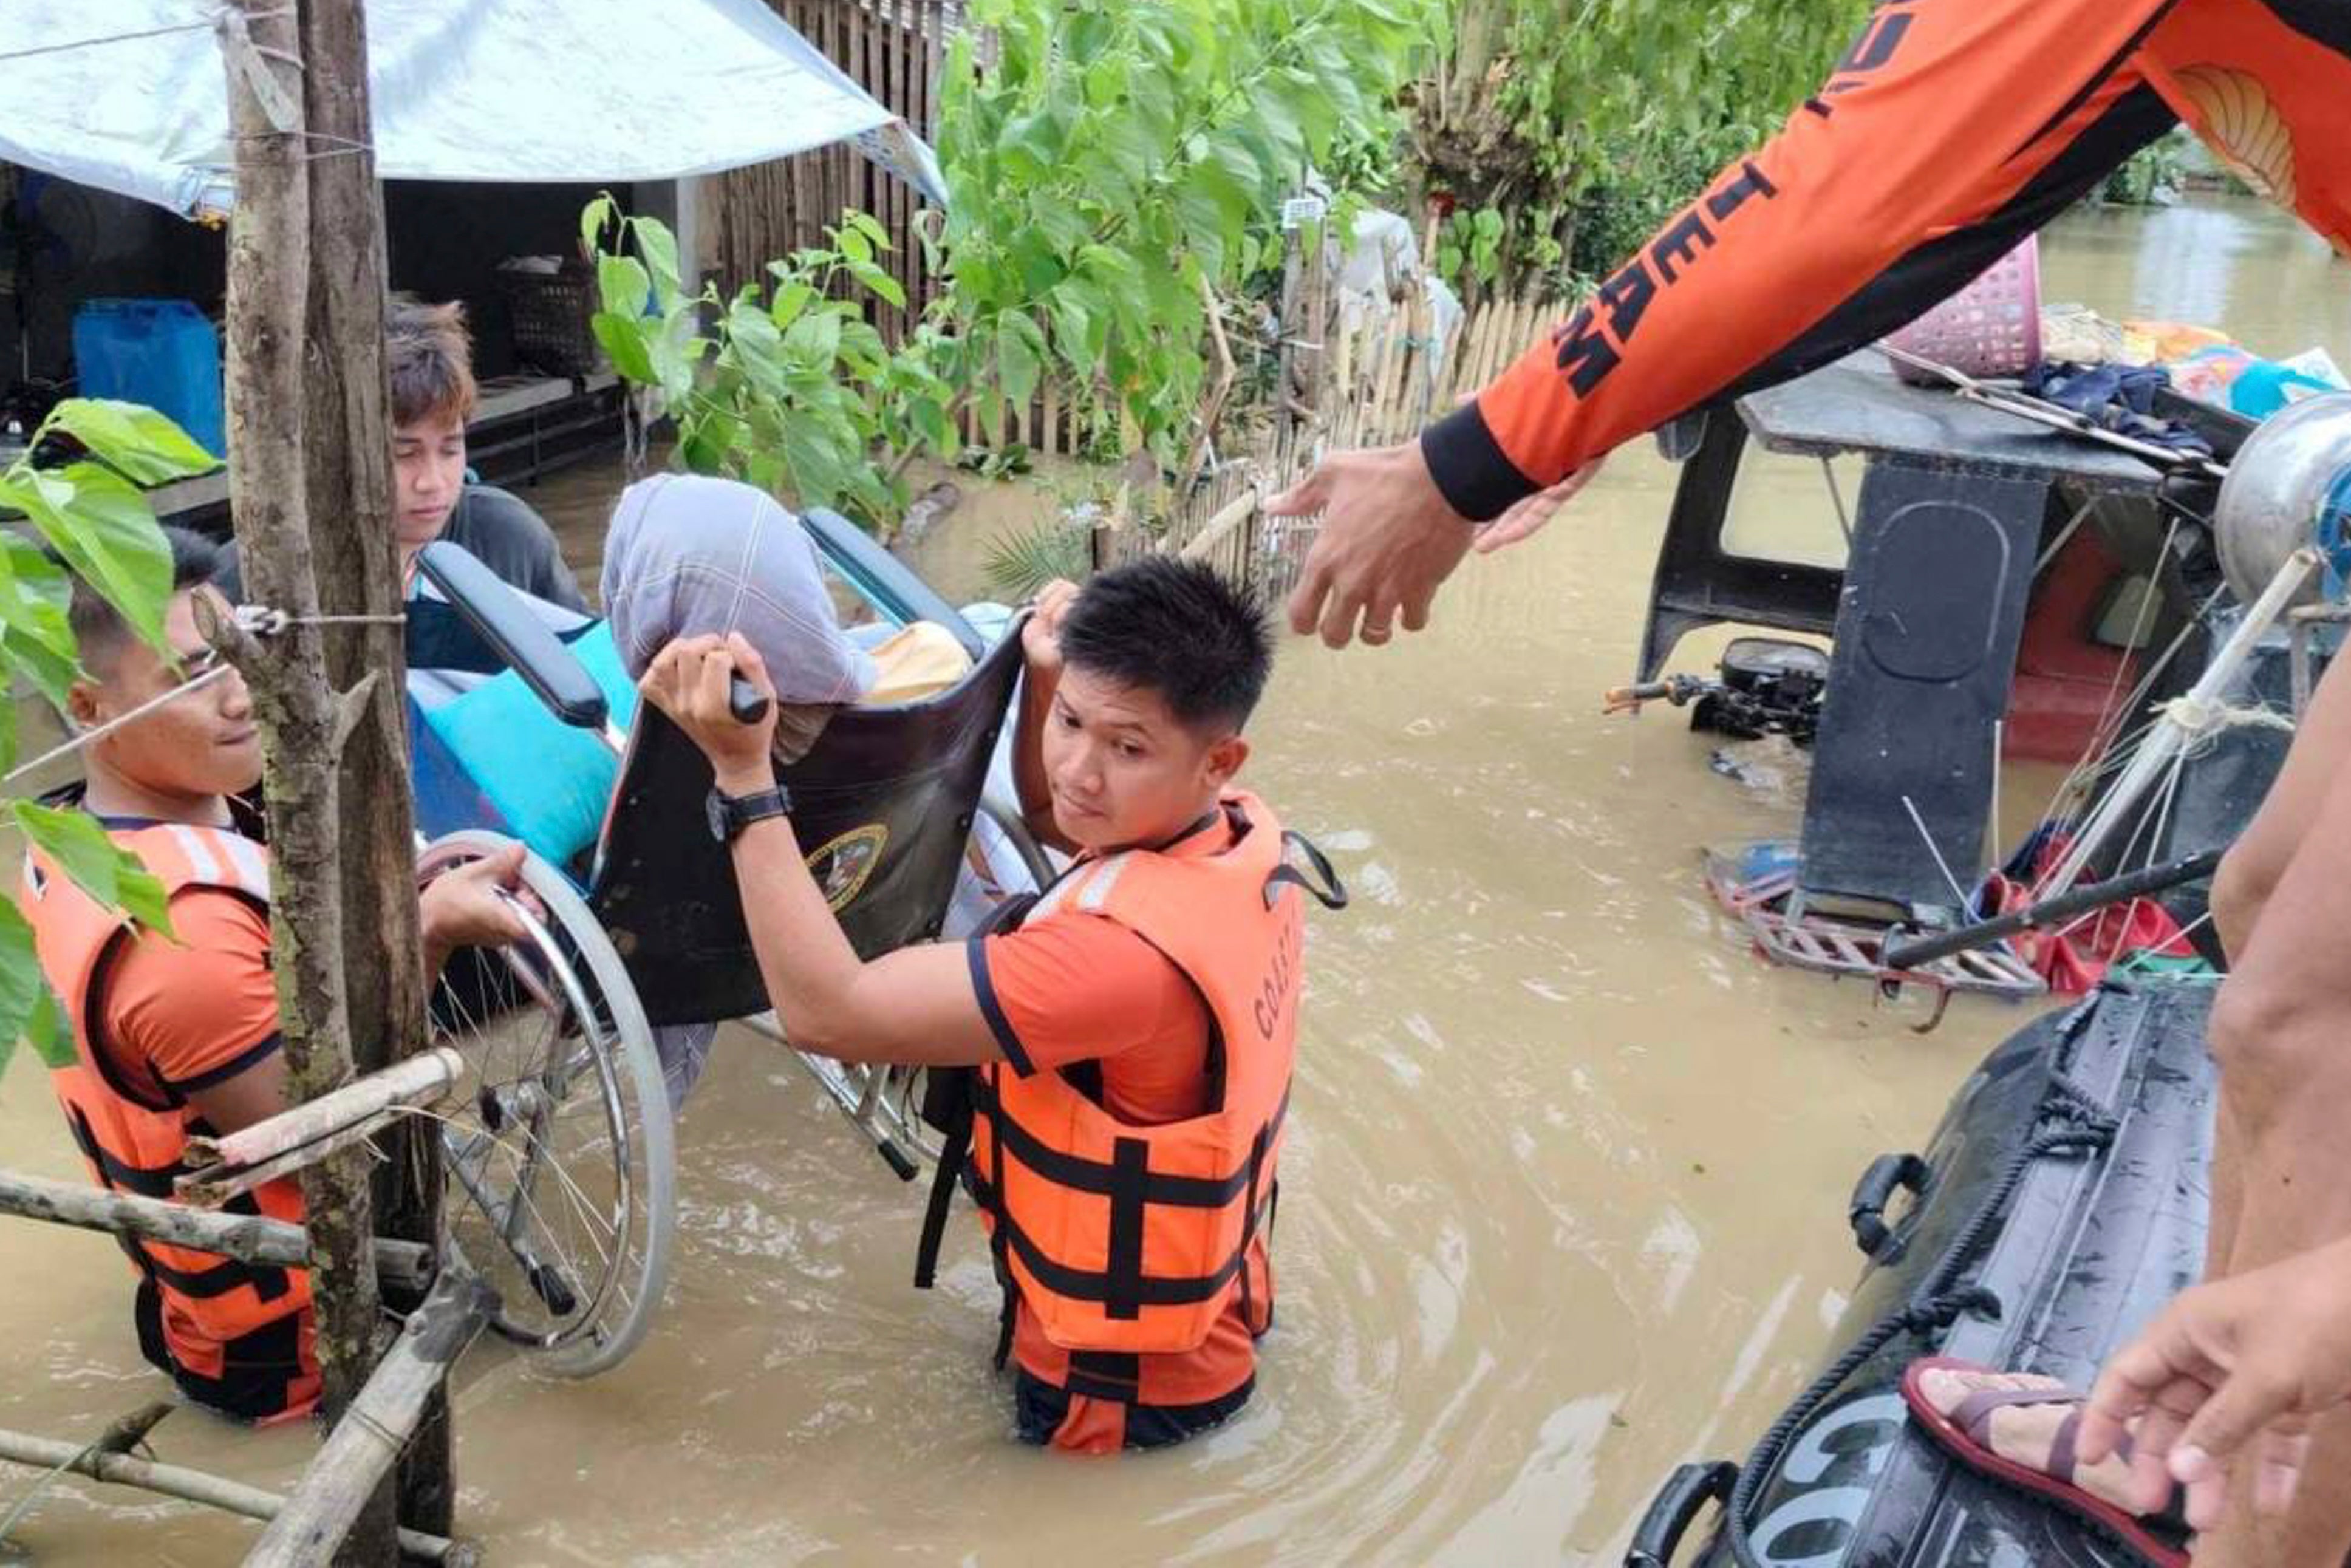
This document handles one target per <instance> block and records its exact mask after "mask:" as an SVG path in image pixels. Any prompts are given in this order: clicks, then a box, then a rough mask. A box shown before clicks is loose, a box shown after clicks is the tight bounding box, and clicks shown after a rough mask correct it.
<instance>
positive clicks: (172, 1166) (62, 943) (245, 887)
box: [19, 823, 319, 1417]
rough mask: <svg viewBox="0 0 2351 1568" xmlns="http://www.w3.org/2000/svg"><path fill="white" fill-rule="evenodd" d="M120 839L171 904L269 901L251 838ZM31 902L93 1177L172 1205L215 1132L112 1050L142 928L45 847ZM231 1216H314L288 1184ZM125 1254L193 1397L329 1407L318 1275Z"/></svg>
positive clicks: (148, 1245) (240, 1203)
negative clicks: (126, 1068) (105, 1033)
mask: <svg viewBox="0 0 2351 1568" xmlns="http://www.w3.org/2000/svg"><path fill="white" fill-rule="evenodd" d="M110 837H111V838H112V839H113V840H114V841H115V842H116V843H117V844H119V845H120V846H121V847H122V848H124V849H127V850H129V851H130V852H131V853H133V854H135V855H137V856H138V857H139V858H140V860H141V862H144V863H145V865H146V867H147V869H148V870H149V871H150V872H152V873H154V874H155V876H156V877H157V878H158V879H159V880H160V881H161V882H162V884H163V888H164V892H165V894H166V896H167V897H171V896H176V895H177V894H180V893H182V892H183V891H186V890H190V889H194V888H214V889H219V890H221V891H224V892H226V893H230V894H235V895H236V896H238V897H240V898H245V899H248V900H250V901H252V902H253V903H254V904H256V905H258V906H260V907H262V908H265V909H266V907H267V906H268V903H269V868H268V859H267V852H266V850H265V849H264V848H263V847H262V846H261V845H260V844H258V843H256V842H255V841H253V840H251V839H248V838H246V837H244V836H243V835H241V834H238V833H235V832H230V831H225V830H223V829H215V828H199V827H190V826H186V825H183V824H179V823H161V824H156V825H153V826H149V827H141V828H137V829H131V830H126V831H116V832H113V833H111V834H110ZM19 903H20V904H21V906H22V907H23V909H24V912H25V915H26V918H27V919H28V920H29V921H30V922H31V923H32V926H33V935H34V939H35V942H36V944H37V946H38V949H39V953H40V959H41V969H42V972H43V973H44V974H45V975H47V977H48V982H49V987H50V988H51V989H52V990H53V991H55V992H56V993H57V1000H58V1001H59V1002H60V1003H61V1004H62V1005H63V1006H64V1009H65V1011H66V1016H67V1018H68V1019H69V1020H70V1021H71V1023H72V1025H73V1034H74V1046H75V1061H73V1063H72V1064H71V1065H69V1066H66V1067H62V1068H59V1069H57V1071H55V1072H54V1073H52V1074H51V1075H50V1082H51V1085H52V1086H53V1087H54V1088H55V1089H56V1091H57V1102H58V1103H59V1104H60V1105H61V1106H62V1107H63V1108H64V1110H65V1115H66V1124H67V1126H68V1129H69V1130H70V1131H71V1132H72V1134H73V1139H74V1142H75V1143H76V1144H78V1145H80V1148H81V1152H82V1156H83V1158H84V1159H85V1160H87V1161H88V1162H89V1169H90V1175H91V1176H93V1177H95V1178H96V1179H97V1181H98V1183H99V1186H103V1187H106V1188H108V1189H109V1190H110V1191H115V1192H125V1193H135V1194H137V1195H138V1196H140V1197H155V1198H165V1199H168V1198H170V1197H172V1180H173V1178H174V1177H176V1176H179V1175H181V1174H182V1173H183V1171H184V1170H185V1169H186V1166H185V1164H184V1163H183V1162H184V1156H185V1155H186V1153H187V1146H188V1139H189V1137H190V1135H191V1134H195V1133H202V1132H205V1131H208V1129H207V1128H206V1127H205V1126H204V1123H203V1120H202V1118H201V1117H200V1116H199V1115H198V1114H197V1113H196V1111H195V1109H194V1107H193V1106H191V1105H189V1104H187V1103H184V1102H183V1101H182V1100H181V1099H180V1098H179V1096H178V1095H177V1094H175V1093H173V1092H172V1091H171V1090H170V1088H169V1087H168V1086H164V1085H161V1084H136V1083H133V1082H130V1081H129V1080H128V1079H127V1078H126V1077H125V1075H124V1074H123V1073H122V1071H121V1070H120V1066H119V1064H117V1063H116V1062H114V1061H111V1060H110V1057H109V1054H108V1051H106V1049H105V1048H104V1046H103V1045H102V1043H101V1039H102V1034H101V1031H102V1029H103V1018H104V1012H103V1006H104V984H105V971H106V967H107V964H108V963H109V961H110V958H111V957H112V956H114V955H115V954H116V953H117V952H118V951H119V949H120V946H121V945H122V944H123V943H124V942H126V941H128V940H130V939H131V936H132V935H133V933H132V931H131V926H130V925H129V924H128V923H127V922H126V921H125V920H124V919H123V917H122V916H120V915H115V914H111V913H110V912H109V911H107V910H105V909H102V908H100V907H99V905H98V904H96V903H95V902H93V901H92V900H91V899H90V898H89V895H88V894H84V893H83V892H82V891H81V889H80V888H78V887H77V886H76V885H75V884H74V883H73V881H72V879H71V878H69V877H68V876H67V875H65V873H63V872H61V871H60V870H58V869H57V867H56V866H55V865H53V864H51V863H50V862H48V860H47V857H45V856H43V855H41V854H40V853H39V852H29V853H27V854H26V859H25V876H24V891H23V896H22V897H21V899H20V900H19ZM226 1207H227V1208H228V1210H229V1211H230V1212H232V1213H244V1214H256V1215H266V1216H268V1217H269V1218H275V1219H284V1220H289V1221H292V1222H293V1223H296V1224H299V1223H301V1220H302V1197H301V1193H300V1191H299V1190H298V1188H297V1186H296V1185H295V1184H294V1182H293V1181H292V1180H290V1179H287V1178H280V1179H279V1180H277V1181H273V1182H268V1183H266V1184H265V1185H263V1186H260V1187H257V1188H256V1189H255V1190H254V1191H253V1192H252V1193H250V1194H246V1195H244V1196H242V1197H238V1198H236V1199H234V1200H232V1201H231V1202H230V1203H229V1204H228V1205H227V1206H226ZM122 1246H123V1250H124V1251H126V1252H128V1253H129V1254H130V1255H131V1262H132V1263H133V1264H134V1265H136V1266H137V1268H138V1270H139V1271H140V1273H141V1275H142V1276H144V1277H145V1279H146V1280H147V1281H149V1282H150V1283H151V1284H152V1288H153V1290H154V1292H155V1294H156V1297H157V1299H158V1302H159V1305H160V1313H159V1316H160V1319H161V1322H160V1328H161V1335H162V1342H163V1348H164V1349H165V1350H166V1352H167V1353H168V1354H169V1357H170V1360H171V1363H172V1366H171V1370H172V1372H173V1374H174V1375H176V1376H178V1377H179V1378H180V1381H181V1382H182V1383H183V1385H186V1386H187V1387H188V1388H189V1390H190V1392H191V1393H192V1394H193V1395H195V1396H197V1397H198V1398H200V1399H204V1400H205V1401H206V1402H207V1403H211V1404H215V1405H220V1406H223V1407H225V1408H228V1409H230V1410H231V1411H232V1413H234V1414H237V1415H243V1416H256V1417H260V1416H272V1415H278V1414H287V1413H291V1412H294V1411H298V1410H300V1409H303V1408H306V1407H307V1406H308V1405H309V1404H310V1403H311V1402H312V1401H313V1400H315V1399H316V1398H317V1396H318V1383H319V1379H318V1364H317V1361H316V1359H315V1357H314V1356H313V1354H312V1350H311V1343H310V1340H311V1325H310V1316H309V1312H308V1307H309V1305H310V1281H309V1276H308V1273H307V1272H305V1271H303V1270H288V1269H282V1268H274V1267H265V1266H261V1265H256V1264H251V1263H244V1262H240V1261H238V1260H235V1259H233V1258H225V1257H222V1256H221V1255H219V1254H218V1253H214V1252H199V1251H195V1250H193V1249H189V1248H185V1247H175V1246H172V1245H171V1244H170V1243H168V1242H162V1241H151V1240H145V1239H124V1240H123V1243H122ZM279 1385H282V1387H280V1386H279Z"/></svg>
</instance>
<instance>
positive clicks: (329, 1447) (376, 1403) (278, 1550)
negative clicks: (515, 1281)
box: [245, 1266, 497, 1568]
mask: <svg viewBox="0 0 2351 1568" xmlns="http://www.w3.org/2000/svg"><path fill="white" fill-rule="evenodd" d="M496 1308H497V1292H496V1291H493V1290H491V1289H490V1288H489V1286H487V1285H486V1284H484V1283H483V1282H482V1280H481V1277H480V1276H479V1275H477V1274H474V1273H471V1272H469V1271H467V1270H465V1268H463V1267H462V1266H460V1267H457V1268H453V1269H447V1270H443V1271H442V1275H441V1278H440V1280H439V1281H438V1282H437V1283H435V1284H434V1287H433V1293H432V1294H431V1295H429V1296H427V1297H425V1298H424V1301H423V1305H421V1306H419V1307H418V1308H417V1309H416V1310H415V1311H414V1312H411V1313H409V1314H408V1323H407V1326H406V1327H405V1328H403V1329H402V1331H401V1334H400V1338H399V1339H398V1340H397V1341H395V1342H394V1343H393V1344H392V1349H391V1351H390V1352H389V1353H388V1354H386V1355H385V1356H384V1358H383V1361H382V1363H381V1364H380V1365H379V1366H378V1367H377V1368H376V1370H375V1375H373V1376H371V1377H370V1378H369V1379H368V1381H367V1386H366V1387H364V1388H362V1389H360V1392H359V1396H358V1397H357V1398H356V1399H354V1400H353V1401H352V1404H351V1407H350V1415H349V1416H348V1417H346V1418H345V1419H343V1420H340V1421H338V1422H336V1423H335V1427H334V1430H333V1431H331V1432H329V1433H328V1434H327V1441H326V1443H325V1445H324V1446H323V1447H321V1448H319V1455H318V1458H314V1459H312V1460H311V1461H310V1464H309V1468H308V1469H305V1470H304V1471H303V1472H302V1479H301V1482H300V1483H299V1484H298V1486H296V1487H295V1489H294V1491H293V1494H292V1495H291V1496H289V1497H288V1498H287V1500H286V1507H285V1508H284V1510H283V1511H280V1512H279V1513H278V1515H277V1518H276V1519H274V1520H272V1521H270V1524H269V1528H268V1529H267V1530H265V1531H262V1532H261V1539H260V1540H259V1541H258V1542H255V1544H254V1548H253V1551H252V1552H251V1553H250V1554H249V1555H248V1556H247V1557H246V1560H245V1563H246V1568H305V1565H308V1564H310V1563H317V1562H318V1561H319V1559H320V1558H321V1557H322V1556H324V1555H325V1553H326V1552H327V1551H328V1550H329V1548H331V1547H333V1546H334V1544H335V1542H338V1541H341V1540H348V1539H349V1538H350V1533H351V1532H354V1531H356V1525H355V1523H354V1521H355V1520H357V1519H358V1518H359V1517H360V1515H361V1513H362V1512H363V1511H366V1510H367V1509H368V1508H369V1507H370V1506H371V1498H373V1497H375V1496H377V1495H379V1494H380V1492H381V1483H382V1482H383V1480H384V1479H386V1478H387V1477H388V1476H389V1475H390V1474H391V1471H392V1462H393V1461H394V1460H395V1459H397V1458H399V1457H400V1451H401V1449H402V1448H403V1447H405V1446H406V1444H407V1443H408V1441H409V1438H410V1437H411V1435H412V1434H413V1433H414V1432H415V1430H416V1427H417V1423H418V1422H419V1421H421V1420H422V1419H423V1416H424V1410H425V1406H427V1405H428V1404H429V1403H431V1402H432V1401H433V1400H434V1398H435V1397H436V1396H438V1394H439V1392H440V1389H441V1386H442V1384H443V1383H444V1381H445V1380H446V1378H447V1377H448V1375H449V1368H450V1366H451V1365H452V1364H455V1361H456V1359H457V1356H458V1354H459V1353H461V1352H462V1351H464V1350H465V1346H466V1345H468V1344H470V1343H473V1339H474V1336H475V1334H477V1333H480V1332H481V1329H482V1325H483V1323H484V1322H486V1321H487V1320H488V1318H489V1315H490V1313H492V1312H495V1311H496ZM339 1555H340V1554H339Z"/></svg>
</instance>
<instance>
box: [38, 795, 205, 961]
mask: <svg viewBox="0 0 2351 1568" xmlns="http://www.w3.org/2000/svg"><path fill="white" fill-rule="evenodd" d="M8 810H9V811H10V812H11V813H13V814H14V815H15V817H16V826H17V828H18V829H19V830H20V831H22V832H23V833H24V835H25V837H26V839H28V840H30V841H32V843H33V844H34V845H35V846H36V847H37V848H38V849H39V850H40V851H41V852H42V853H43V854H45V855H47V857H48V858H49V859H50V861H52V862H55V863H56V864H57V866H58V867H59V868H60V869H62V870H63V871H64V872H65V873H66V874H67V875H68V876H69V877H71V878H73V881H74V885H75V886H77V887H78V888H80V889H81V890H82V891H83V892H84V893H86V894H89V896H90V897H91V898H92V899H93V900H95V901H96V902H97V903H98V904H101V905H102V906H104V907H105V908H108V909H120V910H122V911H123V912H124V913H125V914H127V915H130V916H131V918H132V919H133V920H136V921H138V922H139V924H141V925H144V926H146V927H148V928H149V929H150V930H154V931H161V932H162V933H164V934H165V935H167V936H168V935H170V933H171V929H172V916H171V911H170V910H169V908H168V907H167V906H166V905H167V900H166V897H165V894H164V893H163V884H162V882H161V881H159V880H158V879H157V878H156V875H155V873H153V872H151V871H149V870H148V869H147V867H146V866H145V864H144V863H142V862H141V861H140V859H139V857H138V856H137V855H134V854H132V853H131V852H130V851H128V850H125V849H124V848H122V846H121V845H120V844H118V843H116V842H115V841H113V840H112V839H110V838H109V837H107V834H106V830H105V829H104V828H102V827H100V826H99V822H98V819H97V818H95V817H93V816H91V815H90V814H89V812H87V811H76V810H53V809H52V808H50V807H47V806H37V805H35V804H34V803H33V802H31V801H30V800H11V801H9V802H8Z"/></svg>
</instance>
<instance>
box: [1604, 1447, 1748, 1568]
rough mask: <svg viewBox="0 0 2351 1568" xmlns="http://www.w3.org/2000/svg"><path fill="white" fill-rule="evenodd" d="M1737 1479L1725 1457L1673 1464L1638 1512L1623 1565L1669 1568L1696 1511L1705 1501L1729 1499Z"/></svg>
mask: <svg viewBox="0 0 2351 1568" xmlns="http://www.w3.org/2000/svg"><path fill="white" fill-rule="evenodd" d="M1738 1483H1739V1467H1738V1466H1737V1465H1734V1464H1732V1463H1731V1462H1730V1461H1729V1460H1728V1459H1716V1460H1714V1461H1712V1462H1711V1463H1700V1464H1690V1465H1677V1466H1676V1467H1675V1468H1674V1473H1673V1474H1672V1475H1670V1476H1667V1478H1666V1484H1665V1485H1664V1486H1662V1487H1660V1488H1658V1489H1657V1495H1656V1497H1655V1498H1653V1499H1651V1500H1650V1501H1649V1509H1648V1511H1647V1512H1646V1513H1644V1514H1643V1515H1641V1523H1640V1526H1639V1528H1637V1529H1636V1530H1635V1531H1633V1543H1632V1545H1631V1546H1630V1547H1628V1548H1627V1549H1626V1550H1625V1568H1670V1565H1671V1564H1672V1563H1673V1560H1674V1552H1676V1551H1677V1550H1678V1549H1679V1548H1680V1546H1681V1543H1682V1535H1683V1533H1684V1532H1685V1531H1687V1530H1688V1529H1689V1527H1690V1521H1691V1520H1693V1519H1696V1518H1697V1517H1698V1510H1700V1509H1702V1508H1704V1507H1705V1506H1706V1505H1707V1504H1708V1502H1719V1503H1726V1504H1727V1503H1728V1502H1729V1500H1730V1489H1731V1488H1732V1487H1734V1486H1736V1485H1737V1484H1738Z"/></svg>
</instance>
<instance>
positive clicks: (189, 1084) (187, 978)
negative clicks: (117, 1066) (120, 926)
mask: <svg viewBox="0 0 2351 1568" xmlns="http://www.w3.org/2000/svg"><path fill="white" fill-rule="evenodd" d="M172 932H173V934H174V935H175V936H177V937H178V938H179V940H178V941H177V942H172V941H171V940H168V939H166V938H164V937H162V936H141V937H140V938H139V939H138V940H137V941H135V942H133V943H132V944H131V946H130V947H129V949H128V950H127V951H125V952H124V953H123V954H122V956H120V958H118V959H116V960H115V962H114V964H113V967H111V968H110V970H109V971H108V973H107V977H106V1000H105V1007H106V1015H105V1016H106V1027H107V1032H108V1035H109V1037H110V1041H111V1043H112V1045H113V1046H114V1048H115V1051H116V1053H117V1055H118V1056H119V1057H120V1058H121V1059H123V1064H124V1066H125V1067H126V1068H128V1069H130V1070H131V1071H132V1072H133V1073H134V1074H137V1075H139V1076H143V1077H147V1078H152V1080H153V1081H154V1082H157V1083H159V1084H161V1085H162V1087H163V1088H165V1089H166V1090H168V1091H170V1092H172V1093H173V1094H175V1095H177V1094H185V1093H186V1092H188V1091H189V1090H192V1089H204V1088H208V1087H210V1086H211V1085H213V1084H214V1083H219V1082H225V1081H226V1080H228V1079H230V1078H234V1077H235V1076H236V1075H237V1074H238V1073H240V1072H242V1071H246V1069H247V1068H249V1067H251V1066H253V1065H254V1064H255V1063H256V1062H257V1061H261V1060H262V1059H263V1058H265V1057H266V1056H267V1055H268V1054H269V1053H270V1052H271V1051H276V1050H277V1047H278V1038H277V987H276V985H275V983H274V981H273V980H272V979H271V977H270V973H269V916H268V915H266V914H265V913H264V912H263V911H261V910H260V909H258V908H256V906H255V905H254V904H251V903H250V902H248V901H247V900H246V899H243V898H240V897H238V896H237V895H236V894H232V893H223V892H220V891H217V890H215V889H210V888H199V889H193V890H191V891H189V892H185V893H183V894H180V895H179V896H178V897H176V898H174V899H173V900H172Z"/></svg>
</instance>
